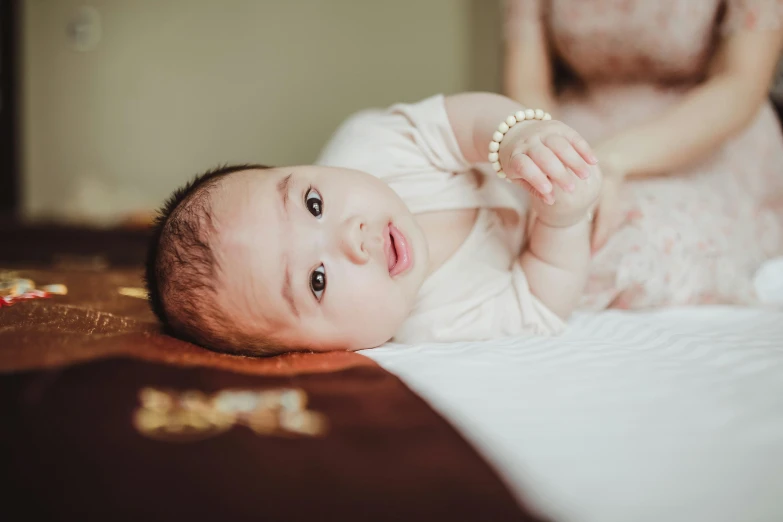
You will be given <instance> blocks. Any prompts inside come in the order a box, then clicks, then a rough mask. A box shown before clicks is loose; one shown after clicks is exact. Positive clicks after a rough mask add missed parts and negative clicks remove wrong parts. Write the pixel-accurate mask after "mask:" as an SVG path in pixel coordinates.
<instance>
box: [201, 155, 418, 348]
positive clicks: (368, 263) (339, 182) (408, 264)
mask: <svg viewBox="0 0 783 522" xmlns="http://www.w3.org/2000/svg"><path fill="white" fill-rule="evenodd" d="M212 199H213V200H212V206H213V217H214V223H215V227H216V230H217V233H216V239H215V240H214V241H213V248H214V249H215V252H216V256H217V259H218V262H219V265H220V267H221V270H220V273H219V274H218V284H217V286H218V292H217V302H216V305H217V306H220V307H223V308H224V310H225V311H226V312H227V313H228V315H229V316H230V317H232V319H233V320H234V321H235V324H236V325H237V327H238V328H241V329H242V330H244V331H246V332H249V333H251V334H255V333H258V335H259V336H264V337H266V336H272V337H273V338H274V339H276V340H279V341H280V342H282V343H283V344H284V345H285V346H286V347H289V348H304V349H312V350H346V349H347V350H358V349H362V348H371V347H374V346H378V345H381V344H383V343H384V342H386V341H388V340H389V339H390V338H391V337H392V336H393V335H394V333H395V331H396V330H397V329H398V327H399V326H400V325H401V324H402V322H403V321H404V320H405V318H406V317H407V316H408V314H409V313H410V311H411V309H412V307H413V304H414V301H415V299H416V295H417V293H418V291H419V288H420V287H421V284H422V283H423V281H424V279H425V277H426V275H427V272H428V265H429V251H428V248H427V243H426V240H425V237H424V233H423V232H422V230H421V228H420V227H419V226H418V224H417V223H416V221H415V220H414V218H413V215H412V214H411V213H410V211H409V210H408V208H407V207H406V206H405V204H404V203H403V202H402V200H401V199H400V198H399V197H398V196H397V194H396V193H395V192H394V191H392V190H391V189H390V188H389V187H388V185H386V184H385V183H383V182H382V181H380V180H378V179H376V178H375V177H373V176H371V175H369V174H366V173H363V172H358V171H354V170H347V169H335V168H326V167H314V166H304V167H291V168H279V169H272V170H264V171H255V170H252V171H246V172H241V173H237V174H234V175H231V176H229V177H227V178H226V179H225V180H223V181H222V182H221V184H220V186H219V187H218V190H216V191H215V192H213V195H212Z"/></svg>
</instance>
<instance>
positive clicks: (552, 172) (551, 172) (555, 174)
mask: <svg viewBox="0 0 783 522" xmlns="http://www.w3.org/2000/svg"><path fill="white" fill-rule="evenodd" d="M527 154H528V156H530V159H532V160H533V162H534V163H535V164H536V165H538V167H539V168H540V169H541V171H542V172H543V173H544V174H546V176H547V177H548V178H549V179H550V180H552V182H554V183H557V184H558V185H559V186H560V188H562V189H563V190H565V191H568V192H573V191H574V188H576V185H574V183H573V179H572V178H571V175H570V174H569V173H568V170H567V169H566V168H565V165H563V162H562V161H560V159H559V158H558V157H557V156H555V153H554V152H552V151H551V150H549V147H547V146H546V145H544V144H543V143H542V144H541V145H536V146H534V147H533V148H532V149H530V150H529V151H528V153H527Z"/></svg>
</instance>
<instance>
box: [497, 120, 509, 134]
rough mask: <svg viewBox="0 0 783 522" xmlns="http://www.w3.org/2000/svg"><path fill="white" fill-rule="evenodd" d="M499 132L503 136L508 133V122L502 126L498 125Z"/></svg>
mask: <svg viewBox="0 0 783 522" xmlns="http://www.w3.org/2000/svg"><path fill="white" fill-rule="evenodd" d="M498 130H499V131H500V132H502V133H503V134H505V133H507V132H508V125H506V122H505V121H504V122H503V123H501V124H500V125H498Z"/></svg>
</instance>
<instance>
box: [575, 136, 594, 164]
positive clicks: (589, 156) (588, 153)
mask: <svg viewBox="0 0 783 522" xmlns="http://www.w3.org/2000/svg"><path fill="white" fill-rule="evenodd" d="M569 141H570V142H571V145H573V147H574V150H576V152H578V153H579V155H580V156H582V158H584V160H585V161H586V162H588V163H589V164H590V165H595V164H596V163H598V158H597V157H596V156H595V154H593V149H592V147H590V144H589V143H587V140H585V139H584V138H583V137H581V136H580V135H579V134H576V133H574V135H573V136H571V139H570V140H569Z"/></svg>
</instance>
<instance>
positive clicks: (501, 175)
mask: <svg viewBox="0 0 783 522" xmlns="http://www.w3.org/2000/svg"><path fill="white" fill-rule="evenodd" d="M498 177H499V178H505V177H506V173H505V172H503V171H502V170H499V171H498Z"/></svg>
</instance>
